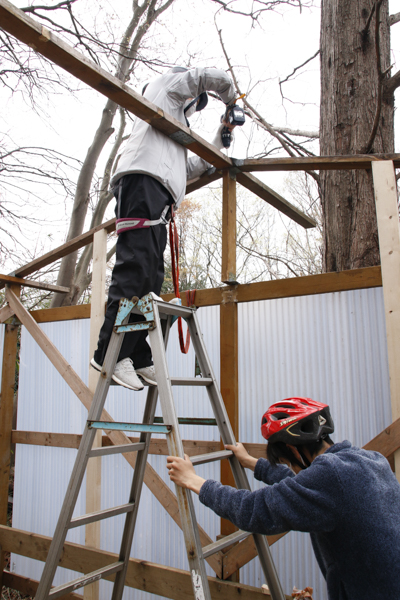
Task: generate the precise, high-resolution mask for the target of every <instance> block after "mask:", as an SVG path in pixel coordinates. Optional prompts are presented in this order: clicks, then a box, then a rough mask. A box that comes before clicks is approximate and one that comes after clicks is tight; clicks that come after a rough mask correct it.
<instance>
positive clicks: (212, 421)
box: [154, 417, 217, 426]
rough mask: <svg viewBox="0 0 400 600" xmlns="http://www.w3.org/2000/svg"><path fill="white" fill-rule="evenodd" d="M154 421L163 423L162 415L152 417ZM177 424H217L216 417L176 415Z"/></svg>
mask: <svg viewBox="0 0 400 600" xmlns="http://www.w3.org/2000/svg"><path fill="white" fill-rule="evenodd" d="M154 423H164V421H163V418H162V417H154ZM178 423H179V425H208V426H209V425H217V421H216V419H201V418H199V417H178Z"/></svg>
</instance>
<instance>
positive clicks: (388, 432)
mask: <svg viewBox="0 0 400 600" xmlns="http://www.w3.org/2000/svg"><path fill="white" fill-rule="evenodd" d="M363 448H364V450H374V451H375V452H380V453H381V454H383V456H385V457H386V458H387V459H390V457H391V456H392V455H393V454H394V453H395V452H396V451H397V450H398V449H399V448H400V419H396V421H394V422H393V423H392V424H391V425H389V426H388V427H386V429H384V430H383V431H381V433H378V435H377V436H375V437H374V438H373V439H372V440H371V441H370V442H368V444H365V446H363Z"/></svg>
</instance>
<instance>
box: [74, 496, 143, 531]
mask: <svg viewBox="0 0 400 600" xmlns="http://www.w3.org/2000/svg"><path fill="white" fill-rule="evenodd" d="M133 507H134V503H133V502H129V503H127V504H121V505H120V506H115V507H114V508H105V509H104V510H97V511H96V512H92V513H88V514H87V515H82V516H81V517H75V519H71V522H70V524H69V526H68V528H69V529H73V528H74V527H81V526H82V525H87V524H88V523H95V522H97V521H102V520H103V519H109V518H110V517H116V516H117V515H123V514H125V513H128V512H131V511H132V510H133Z"/></svg>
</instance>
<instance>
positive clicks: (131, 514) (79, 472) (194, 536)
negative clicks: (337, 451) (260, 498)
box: [35, 294, 285, 600]
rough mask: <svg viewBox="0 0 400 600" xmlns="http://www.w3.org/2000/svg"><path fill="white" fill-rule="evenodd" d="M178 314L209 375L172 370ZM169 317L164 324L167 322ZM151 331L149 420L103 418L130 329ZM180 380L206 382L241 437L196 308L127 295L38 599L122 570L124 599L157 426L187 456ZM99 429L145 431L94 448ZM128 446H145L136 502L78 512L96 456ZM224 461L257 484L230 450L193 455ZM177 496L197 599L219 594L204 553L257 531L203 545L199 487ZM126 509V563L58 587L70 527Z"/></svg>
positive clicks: (264, 552)
mask: <svg viewBox="0 0 400 600" xmlns="http://www.w3.org/2000/svg"><path fill="white" fill-rule="evenodd" d="M131 312H133V313H136V314H140V315H142V318H143V317H144V320H143V321H140V322H137V323H128V320H129V316H130V314H131ZM177 316H180V317H183V318H184V319H185V320H186V321H187V324H188V327H189V331H190V334H191V338H192V343H193V347H194V351H195V353H196V357H197V360H198V363H199V365H200V369H201V373H202V377H201V378H198V377H197V378H173V377H170V376H169V374H168V368H167V362H166V356H165V347H166V344H167V341H168V334H169V329H170V325H171V321H172V319H173V317H177ZM161 321H162V323H163V326H161ZM143 329H148V331H149V337H150V344H151V348H152V353H153V361H154V366H155V371H156V377H157V386H152V387H149V390H148V393H147V399H146V405H145V410H144V415H143V422H142V423H141V424H129V423H114V422H105V421H101V420H100V418H101V414H102V410H103V407H104V404H105V401H106V397H107V393H108V389H109V386H110V383H111V375H112V373H113V372H114V367H115V363H116V362H117V357H118V355H119V351H120V348H121V345H122V341H123V338H124V335H125V333H129V332H131V331H138V330H143ZM172 385H187V386H189V385H204V386H206V389H207V392H208V395H209V399H210V402H211V406H212V408H213V412H214V416H215V420H216V424H217V425H218V428H219V431H220V435H221V439H222V441H223V443H224V444H235V443H236V442H235V437H234V435H233V431H232V428H231V426H230V423H229V419H228V415H227V412H226V409H225V406H224V403H223V400H222V397H221V394H220V392H219V390H218V388H217V385H216V380H215V376H214V373H213V370H212V367H211V364H210V361H209V358H208V355H207V352H206V349H205V346H204V343H203V338H202V334H201V332H200V329H199V325H198V320H197V316H196V310H195V309H192V308H186V307H183V306H177V305H174V304H169V303H167V302H163V301H161V300H159V299H155V298H154V297H153V295H152V294H148V295H147V296H144V297H143V298H142V299H140V300H139V299H138V298H133V299H132V300H131V301H129V300H126V299H122V300H121V301H120V307H119V311H118V314H117V318H116V320H115V325H114V332H113V334H112V336H111V339H110V343H109V346H108V350H107V354H106V357H105V360H104V365H103V368H102V371H101V376H100V378H99V382H98V384H97V387H96V391H95V393H94V396H93V401H92V404H91V408H90V411H89V415H88V421H87V423H86V426H85V430H84V433H83V436H82V441H81V444H80V446H79V450H78V454H77V457H76V461H75V465H74V467H73V470H72V474H71V479H70V482H69V486H68V489H67V493H66V496H65V499H64V503H63V506H62V508H61V512H60V516H59V519H58V523H57V526H56V530H55V532H54V537H53V540H52V542H51V546H50V549H49V553H48V556H47V560H46V564H45V566H44V569H43V573H42V577H41V579H40V583H39V587H38V590H37V593H36V596H35V598H36V600H47V599H48V598H51V599H53V598H58V597H60V596H63V595H64V594H67V593H69V592H72V591H74V590H76V589H78V588H81V587H83V586H85V585H88V584H90V583H93V582H94V581H98V580H99V579H102V578H104V577H108V576H110V575H112V574H115V581H114V586H113V593H112V597H111V600H121V598H122V593H123V590H124V585H125V577H126V571H127V567H128V562H129V556H130V550H131V545H132V539H133V534H134V529H135V523H136V517H137V513H138V507H139V500H140V494H141V490H142V485H143V479H144V471H145V467H146V461H147V457H148V453H149V444H150V438H151V434H152V433H155V432H157V433H165V434H166V438H167V444H168V451H169V454H170V455H174V456H180V457H183V456H184V452H183V446H182V440H181V438H180V433H179V426H178V418H177V416H176V412H175V405H174V399H173V394H172ZM158 396H159V397H160V404H161V411H162V421H163V422H162V424H157V423H156V422H155V421H157V418H156V417H155V411H156V405H157V398H158ZM97 429H103V430H105V431H106V432H107V431H111V430H113V429H114V430H121V431H136V432H140V438H139V442H138V443H130V444H124V445H120V446H112V447H104V448H94V449H92V445H93V441H94V437H95V434H96V431H97ZM127 452H137V460H136V464H135V468H134V472H133V479H132V486H131V491H130V497H129V500H128V502H127V503H126V504H123V505H121V506H117V507H115V508H111V509H106V510H100V511H98V512H96V513H91V514H88V515H83V516H81V517H76V518H72V514H73V512H74V508H75V504H76V500H77V498H78V494H79V491H80V488H81V484H82V480H83V477H84V474H85V470H86V466H87V462H88V460H89V458H91V457H95V456H104V455H106V454H116V453H127ZM221 459H228V460H229V461H230V464H231V468H232V472H233V475H234V478H235V482H236V485H237V487H238V488H242V489H250V487H249V483H248V480H247V476H246V473H245V471H244V469H243V467H242V466H241V465H240V463H239V461H238V460H237V459H236V457H235V456H234V455H233V454H232V452H230V451H226V450H222V451H219V452H213V453H210V454H203V455H199V456H195V457H192V459H191V460H192V462H193V464H200V463H206V462H211V461H215V460H221ZM176 494H177V499H178V505H179V511H180V517H181V523H182V530H183V534H184V538H185V545H186V550H187V555H188V561H189V569H190V574H191V580H192V586H193V592H194V597H195V600H211V595H210V589H209V585H208V580H207V575H206V570H205V560H204V559H205V558H207V557H208V556H211V555H212V554H214V553H215V552H218V551H219V550H221V549H223V548H225V547H227V546H229V545H231V544H233V543H234V542H238V541H240V540H241V539H243V538H245V537H247V536H248V535H250V534H249V533H247V532H244V531H238V532H235V533H233V534H231V535H230V536H227V537H226V538H224V539H222V540H220V541H217V542H215V543H213V544H210V545H209V546H206V547H204V548H202V547H201V544H200V536H199V530H198V526H197V521H196V516H195V512H194V507H193V501H192V496H191V493H190V492H189V491H188V490H184V489H182V488H180V487H178V486H176ZM123 513H126V517H125V525H124V530H123V534H122V540H121V547H120V553H119V557H118V561H116V562H114V563H112V564H110V565H107V566H105V567H103V568H101V569H98V570H96V571H93V572H91V573H87V574H85V575H82V576H81V577H78V578H77V579H74V580H73V581H70V582H68V583H66V584H62V585H59V586H57V587H53V588H52V587H51V586H52V582H53V578H54V575H55V571H56V568H57V565H58V564H59V560H60V556H61V553H62V550H63V545H64V542H65V539H66V536H67V533H68V530H69V529H71V528H73V527H79V526H81V525H86V524H87V523H92V522H94V521H99V520H102V519H106V518H109V517H113V516H116V515H119V514H123ZM253 537H254V541H255V544H256V547H257V550H258V554H259V558H260V561H261V565H262V568H263V571H264V575H265V578H266V580H267V583H268V587H269V590H270V593H271V596H272V598H273V600H284V598H285V596H284V594H283V591H282V588H281V585H280V582H279V579H278V577H277V573H276V570H275V566H274V564H273V561H272V558H271V554H270V550H269V547H268V544H267V542H266V539H265V536H262V535H259V534H255V535H254V536H253Z"/></svg>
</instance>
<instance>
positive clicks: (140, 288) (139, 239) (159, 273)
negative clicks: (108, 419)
mask: <svg viewBox="0 0 400 600" xmlns="http://www.w3.org/2000/svg"><path fill="white" fill-rule="evenodd" d="M120 185H121V186H122V187H121V190H120V195H119V201H117V206H116V208H115V214H116V216H117V218H121V219H123V218H134V217H141V218H146V219H149V220H151V221H153V220H157V219H159V218H160V216H161V213H162V211H163V210H164V208H165V206H166V205H167V204H169V205H170V204H172V202H173V199H172V196H171V194H170V193H169V192H168V190H167V189H166V188H165V187H164V186H163V185H161V183H159V182H158V181H157V180H156V179H154V178H153V177H150V176H149V175H141V174H136V173H135V174H131V175H125V176H124V177H123V178H122V180H121V181H120ZM116 196H117V200H118V188H117V190H116ZM166 241H167V228H166V225H164V224H160V225H155V226H153V227H148V228H147V229H134V230H132V231H125V232H123V233H121V234H120V235H119V236H118V241H117V249H116V260H115V266H114V269H113V272H112V280H111V285H110V289H109V291H108V301H107V309H106V315H105V319H104V323H103V326H102V328H101V330H100V335H99V342H98V346H97V350H96V352H95V353H94V359H95V361H96V362H97V363H98V364H100V365H102V364H103V362H104V358H105V355H106V352H107V347H108V343H109V341H110V337H111V334H112V329H113V326H114V322H115V317H116V316H117V312H118V306H119V301H120V299H121V298H128V299H129V300H130V299H131V298H132V297H133V296H138V297H139V298H142V297H143V296H145V295H146V294H148V293H149V292H155V293H156V294H157V295H159V294H160V291H161V286H162V283H163V281H164V259H163V255H164V250H165V245H166ZM130 320H132V321H134V320H135V321H138V320H140V317H138V316H137V315H131V319H130ZM146 337H147V331H140V332H134V333H126V334H125V337H124V341H123V343H122V348H121V351H120V354H119V357H118V360H122V359H124V358H128V357H129V358H131V359H132V361H133V364H134V366H135V367H136V368H137V369H140V368H141V367H147V366H149V365H151V364H153V360H152V357H151V349H150V346H149V345H148V343H147V341H146Z"/></svg>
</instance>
